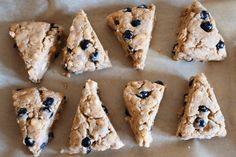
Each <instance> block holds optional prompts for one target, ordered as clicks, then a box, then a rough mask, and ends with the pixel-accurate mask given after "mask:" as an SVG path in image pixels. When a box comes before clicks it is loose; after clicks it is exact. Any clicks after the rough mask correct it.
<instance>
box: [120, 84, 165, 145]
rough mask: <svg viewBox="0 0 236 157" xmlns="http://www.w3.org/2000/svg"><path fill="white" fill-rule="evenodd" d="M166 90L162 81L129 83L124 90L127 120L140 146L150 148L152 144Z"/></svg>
mask: <svg viewBox="0 0 236 157" xmlns="http://www.w3.org/2000/svg"><path fill="white" fill-rule="evenodd" d="M164 90H165V86H164V85H163V83H162V82H161V81H157V82H156V83H152V82H150V81H147V80H145V81H132V82H129V83H128V84H127V86H126V88H125V90H124V95H123V96H124V100H125V104H126V107H127V110H126V114H127V117H126V119H127V120H128V121H129V123H130V126H131V129H132V130H133V133H134V135H135V138H136V141H137V142H138V144H139V146H144V147H149V146H150V144H151V142H152V135H151V130H152V126H153V124H154V120H155V117H156V115H157V112H158V109H159V106H160V103H161V100H162V97H163V94H164Z"/></svg>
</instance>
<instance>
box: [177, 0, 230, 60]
mask: <svg viewBox="0 0 236 157" xmlns="http://www.w3.org/2000/svg"><path fill="white" fill-rule="evenodd" d="M173 53H174V57H173V58H174V59H175V60H181V59H183V60H186V61H192V60H196V61H219V60H223V59H224V58H225V57H226V56H227V54H226V49H225V44H224V39H223V37H222V36H221V35H220V34H219V31H218V29H217V27H216V23H215V20H214V19H213V17H212V16H211V14H210V13H209V11H208V10H207V9H206V8H205V7H203V6H202V4H201V3H200V2H198V1H194V2H193V3H192V5H191V6H190V7H189V8H187V9H186V10H185V11H184V12H183V15H182V17H181V25H180V29H179V33H178V36H177V44H176V45H175V46H174V50H173Z"/></svg>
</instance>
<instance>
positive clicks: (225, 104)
mask: <svg viewBox="0 0 236 157" xmlns="http://www.w3.org/2000/svg"><path fill="white" fill-rule="evenodd" d="M190 2H191V0H158V1H156V0H146V1H140V0H119V1H117V0H109V1H107V0H87V1H83V0H51V1H46V0H17V1H16V0H0V156H1V157H23V156H31V153H30V152H29V151H28V150H27V148H26V147H25V146H24V145H23V144H22V139H21V134H20V131H19V128H18V126H17V123H16V119H15V113H14V109H13V106H12V99H11V90H12V89H15V88H19V87H20V88H23V87H31V86H35V85H34V84H32V83H30V82H29V81H28V79H27V77H28V76H27V72H26V70H25V67H24V64H23V61H22V60H21V58H20V57H19V55H18V54H17V53H18V52H17V50H16V49H14V48H13V40H12V39H11V38H10V37H9V35H8V28H9V25H10V24H11V23H14V22H17V21H24V20H40V21H41V20H43V21H48V22H54V23H58V24H60V25H62V26H64V27H65V30H66V32H67V33H68V30H69V26H70V25H71V23H72V19H73V17H74V16H75V14H76V12H78V11H79V10H80V9H82V8H83V9H84V10H85V11H86V13H87V14H88V17H89V20H90V22H91V24H92V26H93V28H94V30H95V31H96V33H97V35H98V37H99V39H100V41H101V43H102V44H103V46H104V48H105V49H107V50H108V51H109V56H110V59H111V61H112V64H113V68H111V69H107V70H103V71H96V72H94V73H84V74H82V75H78V76H73V77H72V78H66V77H64V76H62V73H63V70H62V68H61V60H62V58H61V56H60V57H59V58H58V59H57V60H56V61H55V62H54V63H53V64H51V66H50V69H49V70H48V72H47V73H46V75H45V76H44V79H43V81H42V82H41V84H40V86H45V87H47V88H49V89H53V90H55V91H61V92H64V93H65V95H66V96H67V98H68V102H67V104H66V106H65V110H64V112H63V113H62V115H61V119H60V120H59V121H58V122H57V125H56V127H55V129H54V134H55V138H54V139H53V141H52V142H51V143H50V144H49V145H48V146H47V148H46V150H45V151H44V152H42V154H41V156H45V157H49V156H50V157H51V156H62V157H63V156H68V155H67V154H62V155H61V154H59V151H60V149H61V148H64V147H66V146H67V144H68V135H69V132H70V128H71V124H72V119H73V117H74V114H75V110H76V108H77V105H78V102H79V98H80V95H81V90H82V87H83V85H84V82H85V80H86V79H88V78H91V79H93V80H95V81H97V82H98V83H99V87H100V90H101V97H102V101H103V102H104V104H105V105H106V106H107V108H108V111H109V115H110V119H111V122H112V123H113V125H114V127H115V129H116V130H117V132H118V134H119V135H120V137H121V139H122V141H123V142H124V143H125V147H123V148H122V149H120V150H108V151H105V152H95V151H94V152H92V153H91V154H90V155H89V156H91V157H93V156H94V157H95V156H96V157H100V156H103V157H110V156H113V157H120V156H127V157H141V156H146V157H151V156H153V157H154V156H175V157H185V156H186V157H189V156H193V157H195V156H201V157H202V156H204V157H217V156H219V157H221V156H225V157H229V156H235V154H236V149H235V148H236V114H235V111H236V105H235V104H236V100H235V97H236V92H235V91H236V90H235V89H236V70H235V69H236V27H235V26H236V7H235V6H236V0H224V1H223V0H206V1H203V4H204V5H205V6H206V7H207V8H208V9H209V11H210V12H211V13H212V15H213V16H214V18H215V20H216V22H217V24H218V28H219V30H220V32H221V33H222V35H223V36H224V39H225V43H226V46H227V50H228V57H227V59H226V60H225V61H223V62H212V63H199V62H193V63H187V62H182V61H179V62H176V61H173V60H172V59H171V55H172V54H171V49H172V47H173V45H174V43H175V41H176V35H175V33H176V30H177V28H178V25H179V16H180V13H181V10H182V9H183V7H184V6H185V5H188V4H190ZM141 3H146V4H149V3H154V4H155V5H157V11H156V16H157V24H156V27H155V29H154V31H153V39H152V41H151V45H150V50H149V53H148V56H147V60H146V67H145V70H144V71H141V72H140V71H136V70H134V69H132V66H131V63H130V62H129V60H128V59H127V58H125V55H124V52H123V50H122V49H121V46H120V45H119V43H118V41H117V39H116V38H115V36H114V35H113V33H112V32H111V31H110V29H109V28H108V27H107V25H106V21H105V17H106V16H107V15H108V14H109V13H111V12H114V11H116V10H119V9H122V8H125V7H127V6H135V5H138V4H141ZM200 72H204V73H205V74H206V75H207V77H208V80H209V82H210V84H211V85H212V86H213V87H214V90H215V94H216V96H217V98H218V101H219V104H220V106H221V109H222V112H223V114H224V116H225V119H226V127H227V131H228V135H227V136H226V137H225V138H213V139H211V140H189V141H180V140H179V139H178V138H176V137H175V131H176V128H177V121H178V120H177V112H178V111H179V109H180V107H181V106H182V104H183V95H184V93H185V91H186V89H187V84H188V82H187V80H188V78H189V77H190V76H192V75H195V74H197V73H200ZM142 79H149V80H151V81H155V80H162V81H163V82H165V84H167V86H168V88H167V89H166V92H165V95H164V98H163V100H162V103H161V106H160V109H159V113H158V115H157V118H156V120H155V125H154V127H153V131H152V133H153V138H154V142H153V143H152V144H151V147H150V148H140V147H138V146H137V144H136V142H135V140H134V138H133V134H132V132H131V130H130V127H129V125H128V123H126V122H125V120H124V116H125V114H124V102H123V98H122V92H123V89H124V87H125V84H126V83H127V82H128V81H130V80H142Z"/></svg>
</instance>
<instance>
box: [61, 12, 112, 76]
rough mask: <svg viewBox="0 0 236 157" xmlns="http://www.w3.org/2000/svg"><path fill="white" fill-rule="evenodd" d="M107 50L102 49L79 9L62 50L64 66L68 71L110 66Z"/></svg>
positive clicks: (81, 71) (85, 16)
mask: <svg viewBox="0 0 236 157" xmlns="http://www.w3.org/2000/svg"><path fill="white" fill-rule="evenodd" d="M111 66H112V65H111V62H110V60H109V57H108V52H107V51H105V50H104V49H103V46H102V45H101V43H100V41H99V39H98V37H97V35H96V33H95V32H94V30H93V28H92V26H91V25H90V23H89V21H88V18H87V15H86V14H85V13H84V11H83V10H82V11H80V12H79V13H78V14H77V16H76V17H75V18H74V20H73V23H72V26H71V27H70V34H69V37H68V39H67V46H66V48H65V50H64V68H65V70H66V71H67V73H68V76H69V73H75V74H79V73H83V72H85V71H95V70H100V69H105V68H109V67H111Z"/></svg>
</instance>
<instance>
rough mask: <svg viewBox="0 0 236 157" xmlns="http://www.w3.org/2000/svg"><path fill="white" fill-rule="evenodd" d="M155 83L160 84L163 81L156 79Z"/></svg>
mask: <svg viewBox="0 0 236 157" xmlns="http://www.w3.org/2000/svg"><path fill="white" fill-rule="evenodd" d="M155 83H157V84H160V85H164V83H163V82H162V81H160V80H158V81H156V82H155Z"/></svg>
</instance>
